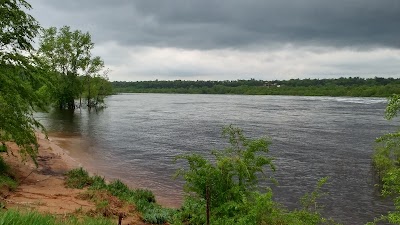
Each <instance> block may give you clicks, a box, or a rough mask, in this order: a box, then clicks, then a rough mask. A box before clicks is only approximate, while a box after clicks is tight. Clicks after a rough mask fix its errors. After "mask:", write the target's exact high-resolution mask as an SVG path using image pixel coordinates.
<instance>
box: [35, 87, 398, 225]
mask: <svg viewBox="0 0 400 225" xmlns="http://www.w3.org/2000/svg"><path fill="white" fill-rule="evenodd" d="M106 104H107V106H108V107H107V108H106V109H104V110H101V111H95V110H92V111H91V112H89V111H88V110H75V112H73V113H71V112H57V111H54V112H51V113H49V114H38V115H37V116H38V118H39V119H40V121H42V122H43V123H44V125H45V126H46V127H47V129H48V130H49V132H50V134H51V135H52V136H54V137H55V139H56V140H58V141H59V142H60V144H61V145H63V147H65V148H66V149H67V150H69V151H70V154H71V156H72V157H75V158H77V159H78V161H80V162H81V163H82V165H83V166H84V167H87V168H89V170H90V171H93V172H95V173H98V174H101V175H104V176H105V177H106V178H107V179H116V178H118V179H121V180H123V181H124V182H127V183H128V184H130V185H131V186H133V187H142V188H148V189H151V190H152V191H154V193H155V194H156V195H157V196H158V199H159V201H160V202H161V203H163V204H164V205H168V206H178V205H179V204H180V202H181V200H182V184H183V183H182V181H180V180H174V179H173V178H172V177H173V174H174V173H175V171H176V170H177V169H178V168H180V167H182V166H184V165H185V164H184V162H178V163H173V159H174V158H175V157H176V156H178V155H181V154H186V153H200V154H204V155H207V154H208V153H209V150H212V149H221V148H223V147H224V146H226V144H225V143H226V141H225V140H224V139H222V138H221V129H222V127H223V126H225V125H229V124H233V125H235V126H239V127H241V128H242V129H243V130H244V132H245V134H246V135H247V136H249V137H253V138H256V137H261V136H268V137H270V139H271V141H272V144H271V146H270V155H271V156H273V157H274V158H275V160H274V163H275V165H276V167H277V171H276V172H275V173H274V175H273V176H274V177H275V178H276V180H277V181H278V183H279V184H278V186H273V191H274V196H275V199H276V200H277V201H279V202H281V203H282V204H284V205H285V206H287V207H288V208H290V209H293V208H295V207H297V206H298V205H299V200H298V199H299V198H300V197H301V196H302V195H303V194H305V193H306V192H307V191H308V192H309V191H312V190H313V188H314V187H315V185H316V183H317V181H318V179H320V178H321V177H325V176H328V177H329V183H328V184H327V185H326V186H325V188H324V190H326V191H328V192H329V195H328V196H326V197H324V198H323V199H322V201H321V202H322V203H323V204H324V215H325V216H328V217H332V218H333V219H335V220H337V221H339V222H342V223H344V224H363V223H365V222H368V221H371V220H373V218H374V217H376V216H379V215H381V214H383V213H384V212H386V211H388V210H389V209H392V205H391V203H390V201H388V200H385V199H382V198H381V197H380V196H379V190H377V188H376V187H375V186H374V184H375V180H374V179H373V177H374V176H373V171H372V168H371V154H372V153H373V149H374V140H375V138H376V137H379V136H380V135H382V134H384V133H386V132H389V131H394V130H396V124H398V123H396V121H386V120H385V119H384V118H383V114H384V109H385V105H386V99H382V98H343V97H337V98H336V97H294V96H244V95H185V94H120V95H114V96H110V97H108V98H107V99H106Z"/></svg>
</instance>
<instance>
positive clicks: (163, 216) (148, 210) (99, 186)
mask: <svg viewBox="0 0 400 225" xmlns="http://www.w3.org/2000/svg"><path fill="white" fill-rule="evenodd" d="M66 185H67V186H68V187H71V188H84V187H87V188H88V192H87V193H86V198H89V199H91V200H92V201H94V202H95V203H96V210H97V211H98V212H99V213H100V214H103V215H106V216H107V215H110V214H115V213H116V212H114V211H113V209H112V208H113V207H112V204H111V201H110V198H109V197H107V195H112V196H115V197H117V198H118V199H119V200H121V201H122V202H124V203H127V204H133V205H135V206H136V209H137V211H139V212H140V213H141V214H142V218H143V221H145V222H148V223H152V224H164V223H166V222H167V221H169V220H170V217H171V215H172V214H173V213H174V211H175V210H173V209H167V208H163V207H161V206H160V205H158V204H157V203H156V199H155V196H154V194H153V193H152V192H151V191H149V190H144V189H130V188H129V187H128V186H127V185H126V184H124V183H123V182H121V181H120V180H115V181H113V182H111V183H109V184H107V183H106V182H105V180H104V178H103V177H100V176H92V177H91V176H89V174H88V172H87V171H85V170H84V169H83V168H79V169H74V170H71V171H69V172H68V173H67V180H66ZM99 193H103V194H99ZM114 203H115V202H114ZM124 203H121V204H124Z"/></svg>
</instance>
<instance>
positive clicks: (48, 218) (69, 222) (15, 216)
mask: <svg viewBox="0 0 400 225" xmlns="http://www.w3.org/2000/svg"><path fill="white" fill-rule="evenodd" d="M9 224H13V225H26V224H29V225H43V224H46V225H114V224H115V223H114V222H112V221H110V220H108V219H106V218H100V217H99V218H94V217H84V218H76V217H72V216H71V217H67V218H64V219H60V218H57V217H55V216H54V215H50V214H40V213H38V212H35V211H26V212H23V211H17V210H7V211H0V225H9Z"/></svg>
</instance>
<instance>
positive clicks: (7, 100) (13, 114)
mask: <svg viewBox="0 0 400 225" xmlns="http://www.w3.org/2000/svg"><path fill="white" fill-rule="evenodd" d="M29 9H31V5H29V4H28V3H27V2H26V1H24V0H3V1H0V149H1V150H2V151H7V146H6V144H5V142H6V141H14V142H15V143H16V144H17V145H18V146H19V147H20V148H21V153H23V154H24V155H27V154H28V155H30V156H31V157H32V158H35V156H36V153H37V148H38V144H37V139H36V136H35V129H37V128H43V127H42V126H41V125H40V123H39V122H38V121H37V120H36V119H35V118H34V117H33V112H34V109H35V108H44V106H45V105H44V104H43V101H42V99H41V98H40V95H39V94H38V93H37V92H36V91H35V89H36V88H38V87H40V86H41V85H42V83H43V79H42V77H41V76H40V73H39V71H38V69H37V68H36V66H35V64H34V60H33V58H32V57H31V54H30V53H31V51H32V50H33V47H32V41H33V39H34V38H35V36H36V35H37V34H38V31H39V28H40V27H39V23H38V22H37V21H36V20H35V19H34V18H33V17H32V16H31V15H29V14H27V13H26V12H25V11H24V10H29Z"/></svg>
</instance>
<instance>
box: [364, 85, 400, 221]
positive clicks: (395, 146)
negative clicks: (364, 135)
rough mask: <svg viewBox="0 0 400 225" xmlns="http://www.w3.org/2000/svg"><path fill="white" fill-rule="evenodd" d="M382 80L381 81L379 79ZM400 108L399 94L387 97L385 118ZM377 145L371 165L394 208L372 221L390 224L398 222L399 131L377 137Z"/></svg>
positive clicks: (399, 185) (383, 191)
mask: <svg viewBox="0 0 400 225" xmlns="http://www.w3.org/2000/svg"><path fill="white" fill-rule="evenodd" d="M381 82H382V81H381ZM399 110H400V95H393V96H392V97H390V98H389V102H388V105H387V107H386V112H385V118H386V119H388V120H391V119H393V118H394V117H396V116H397V114H398V112H399ZM377 143H378V146H377V148H376V151H375V153H374V155H373V165H374V167H375V169H376V172H377V174H378V175H379V179H380V182H381V187H382V195H383V196H392V197H393V198H394V204H395V208H396V210H395V211H393V212H389V213H388V214H387V215H384V216H381V217H380V218H377V219H376V220H375V221H374V222H373V223H372V222H371V223H369V224H374V223H376V222H380V221H388V222H389V223H390V224H400V131H397V132H395V133H389V134H386V135H383V136H382V137H380V138H378V139H377Z"/></svg>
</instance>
